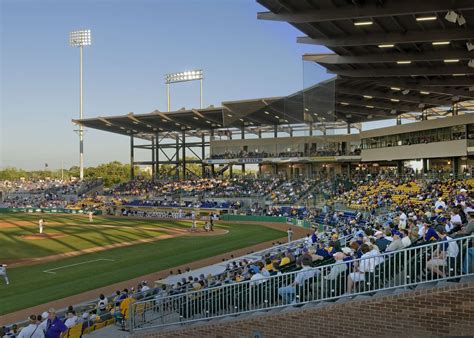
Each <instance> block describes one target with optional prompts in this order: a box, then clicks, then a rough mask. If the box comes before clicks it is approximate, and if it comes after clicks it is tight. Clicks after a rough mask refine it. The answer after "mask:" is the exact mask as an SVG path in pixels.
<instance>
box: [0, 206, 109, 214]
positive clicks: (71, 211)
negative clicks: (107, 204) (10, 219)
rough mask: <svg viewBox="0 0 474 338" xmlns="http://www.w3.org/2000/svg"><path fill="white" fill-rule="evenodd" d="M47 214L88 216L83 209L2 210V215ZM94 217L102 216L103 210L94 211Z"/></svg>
mask: <svg viewBox="0 0 474 338" xmlns="http://www.w3.org/2000/svg"><path fill="white" fill-rule="evenodd" d="M20 212H21V213H45V214H86V213H87V212H88V211H86V210H82V209H65V208H0V214H2V213H3V214H5V213H20ZM94 215H102V210H94Z"/></svg>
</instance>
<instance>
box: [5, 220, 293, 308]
mask: <svg viewBox="0 0 474 338" xmlns="http://www.w3.org/2000/svg"><path fill="white" fill-rule="evenodd" d="M40 218H42V219H43V220H44V233H43V234H39V229H38V220H39V219H40ZM189 228H190V223H189V222H185V221H167V220H150V219H128V218H107V217H95V218H94V221H93V223H89V221H88V218H87V216H84V215H70V216H69V215H36V214H1V215H0V263H4V264H5V263H6V264H8V277H9V278H10V285H8V286H7V285H5V283H4V281H3V280H0V315H3V314H7V313H11V312H14V311H17V310H21V309H25V308H28V307H31V306H35V305H39V304H44V303H46V302H49V301H53V300H57V299H61V298H64V297H67V296H71V295H75V294H78V293H81V292H85V291H88V290H94V289H97V288H99V287H103V286H107V285H110V284H113V283H117V282H121V281H127V280H130V279H133V278H136V277H139V276H143V275H146V274H151V273H154V272H157V271H161V270H166V269H172V268H173V267H176V266H179V265H183V264H187V263H190V262H193V261H197V260H201V259H205V258H208V257H213V256H216V255H219V254H224V253H226V252H230V251H232V250H237V249H241V248H245V247H249V246H252V245H255V244H258V243H261V242H265V241H270V240H275V239H277V238H282V237H284V235H285V233H284V232H282V231H280V230H278V229H273V228H270V227H266V226H260V225H255V224H221V223H218V224H216V226H215V227H214V229H215V231H214V232H211V233H207V232H204V231H202V230H201V231H199V232H197V233H194V232H190V231H189Z"/></svg>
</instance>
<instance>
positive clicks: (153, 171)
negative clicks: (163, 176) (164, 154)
mask: <svg viewBox="0 0 474 338" xmlns="http://www.w3.org/2000/svg"><path fill="white" fill-rule="evenodd" d="M155 149H156V141H155V137H154V136H152V138H151V179H152V180H155V177H156V167H155V164H156V160H155V154H156V152H155Z"/></svg>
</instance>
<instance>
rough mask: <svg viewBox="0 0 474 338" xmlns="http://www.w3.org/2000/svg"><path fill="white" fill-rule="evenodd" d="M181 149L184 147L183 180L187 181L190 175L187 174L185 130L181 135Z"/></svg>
mask: <svg viewBox="0 0 474 338" xmlns="http://www.w3.org/2000/svg"><path fill="white" fill-rule="evenodd" d="M181 147H182V166H183V179H186V177H187V176H188V174H187V173H186V133H185V131H184V130H183V132H182V133H181Z"/></svg>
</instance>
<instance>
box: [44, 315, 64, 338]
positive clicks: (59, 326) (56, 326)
mask: <svg viewBox="0 0 474 338" xmlns="http://www.w3.org/2000/svg"><path fill="white" fill-rule="evenodd" d="M66 331H67V326H66V325H64V323H63V322H62V320H61V319H59V318H58V317H57V316H56V310H55V309H54V308H50V309H49V311H48V320H47V321H46V333H45V335H44V336H45V338H60V337H61V335H62V334H63V333H64V332H66Z"/></svg>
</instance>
